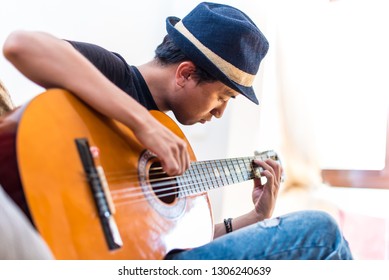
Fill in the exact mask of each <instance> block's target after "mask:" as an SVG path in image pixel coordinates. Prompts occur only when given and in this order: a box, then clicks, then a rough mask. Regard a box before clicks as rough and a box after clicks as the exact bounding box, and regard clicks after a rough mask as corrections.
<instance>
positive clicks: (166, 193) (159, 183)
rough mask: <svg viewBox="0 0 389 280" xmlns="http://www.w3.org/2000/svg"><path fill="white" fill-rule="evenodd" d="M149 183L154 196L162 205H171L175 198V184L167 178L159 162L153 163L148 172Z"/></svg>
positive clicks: (172, 179) (174, 181)
mask: <svg viewBox="0 0 389 280" xmlns="http://www.w3.org/2000/svg"><path fill="white" fill-rule="evenodd" d="M149 182H150V185H151V187H152V188H153V191H154V193H155V195H156V196H157V197H158V198H159V199H160V200H161V201H163V202H164V203H167V204H171V203H173V202H174V201H175V199H176V197H177V191H178V189H177V182H176V180H175V179H174V178H172V177H168V175H167V174H166V172H165V171H163V169H162V166H161V164H160V162H154V163H152V164H151V166H150V170H149Z"/></svg>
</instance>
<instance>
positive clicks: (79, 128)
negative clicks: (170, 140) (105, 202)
mask: <svg viewBox="0 0 389 280" xmlns="http://www.w3.org/2000/svg"><path fill="white" fill-rule="evenodd" d="M152 113H153V115H154V116H155V117H156V118H157V119H158V120H159V121H160V122H161V123H162V124H164V125H165V126H166V127H168V128H169V129H171V130H172V131H173V132H174V133H175V134H177V135H178V136H179V137H181V138H182V139H184V140H185V141H187V140H186V138H185V136H184V135H183V133H182V132H181V130H180V129H179V128H178V126H177V125H176V124H175V123H174V122H173V121H172V120H171V119H170V118H169V117H167V116H166V115H165V114H163V113H160V112H152ZM1 137H2V136H0V138H1ZM81 138H82V139H87V140H88V141H89V143H90V145H91V146H95V147H97V148H98V149H99V162H100V164H101V166H102V167H103V169H104V172H105V177H106V179H107V182H108V186H109V192H108V195H109V196H110V198H111V199H112V201H113V204H114V206H115V207H114V208H115V213H114V214H113V217H114V219H115V221H116V224H117V226H118V230H119V234H120V237H121V239H122V241H123V245H122V247H120V248H118V249H115V250H109V249H108V247H107V244H106V241H105V238H104V233H103V231H102V229H101V224H100V221H99V216H98V213H97V211H96V206H95V204H94V201H93V197H92V195H91V188H90V186H89V184H88V181H87V179H86V176H85V173H84V170H83V166H82V163H81V160H80V155H79V154H78V152H77V148H76V145H75V140H76V139H81ZM15 144H16V161H17V167H18V173H19V174H20V178H19V179H20V182H21V185H22V186H23V192H24V195H25V198H26V201H27V206H28V211H29V213H30V214H31V218H32V221H33V222H34V224H35V226H36V228H37V229H38V231H39V232H40V233H41V235H42V236H43V238H44V239H45V241H46V242H47V243H48V245H49V247H50V248H51V250H52V251H53V254H54V256H55V257H56V258H57V259H161V258H163V257H164V255H165V254H166V253H167V252H169V251H170V250H172V249H175V248H183V249H184V248H191V247H196V246H199V245H202V244H205V243H207V242H209V241H210V240H211V239H212V236H213V222H212V214H211V208H210V205H209V199H208V196H207V195H206V194H205V193H204V194H200V195H195V196H190V197H186V198H176V199H175V201H173V202H171V203H165V202H163V201H161V200H159V199H158V197H157V196H156V195H155V194H153V193H152V188H151V187H149V189H147V185H146V186H144V185H143V186H141V183H140V182H139V176H138V171H139V168H140V166H139V164H140V158H141V156H142V154H143V152H144V150H145V149H144V148H143V147H142V146H141V145H140V143H139V142H138V141H137V140H136V138H135V137H134V135H133V133H132V132H131V130H129V129H128V128H127V127H125V126H124V125H122V124H121V123H119V122H116V121H114V120H111V119H108V118H106V117H104V116H102V115H100V114H98V113H96V112H95V111H94V110H92V109H90V108H89V107H88V106H86V105H85V104H84V103H83V102H81V101H80V100H78V99H77V98H76V97H74V96H73V95H71V94H70V93H68V92H66V91H64V90H59V89H52V90H48V91H47V92H45V93H43V94H41V95H39V96H37V97H36V98H35V99H33V100H32V101H31V102H30V103H29V104H28V106H26V108H25V109H24V111H23V112H22V117H21V119H20V122H19V124H18V127H17V133H16V141H15ZM188 147H189V149H188V151H189V153H190V156H191V160H192V161H195V156H194V154H193V151H192V149H191V148H190V145H189V143H188ZM145 172H146V173H147V170H146V171H145ZM145 190H146V191H150V193H151V195H149V196H145V194H144V192H145ZM134 194H135V195H134ZM160 209H163V211H161V210H160ZM166 211H167V212H168V213H169V214H167V212H166ZM170 212H171V214H170ZM198 229H201V231H199V230H198ZM195 232H196V234H194V233H195Z"/></svg>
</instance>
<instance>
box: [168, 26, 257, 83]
mask: <svg viewBox="0 0 389 280" xmlns="http://www.w3.org/2000/svg"><path fill="white" fill-rule="evenodd" d="M174 27H175V29H176V30H177V31H179V32H180V33H181V34H182V35H183V36H185V37H186V38H187V39H188V40H189V41H190V42H191V43H192V44H193V45H195V46H196V47H197V48H198V49H199V50H200V51H201V52H202V53H203V54H204V55H205V56H206V57H207V58H208V59H209V60H210V61H211V62H212V63H213V64H215V65H216V66H217V67H218V68H219V70H220V71H221V72H223V74H224V75H226V76H227V77H228V78H229V79H230V80H232V81H234V82H235V83H237V84H239V85H241V86H245V87H251V86H252V84H253V81H254V78H255V75H252V74H249V73H247V72H244V71H242V70H240V69H239V68H237V67H235V66H234V65H232V64H231V63H229V62H228V61H226V60H224V59H223V58H221V57H220V56H218V55H217V54H216V53H214V52H213V51H211V50H210V49H209V48H207V47H206V46H204V45H203V44H202V43H201V42H200V41H199V40H198V39H197V38H196V37H195V36H193V34H192V33H190V31H189V30H188V29H186V27H185V26H184V24H183V23H182V20H181V21H179V22H177V23H176V25H175V26H174Z"/></svg>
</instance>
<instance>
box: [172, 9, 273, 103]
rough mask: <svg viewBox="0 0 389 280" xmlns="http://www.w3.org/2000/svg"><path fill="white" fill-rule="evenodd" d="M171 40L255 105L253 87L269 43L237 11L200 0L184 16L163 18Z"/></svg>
mask: <svg viewBox="0 0 389 280" xmlns="http://www.w3.org/2000/svg"><path fill="white" fill-rule="evenodd" d="M166 30H167V32H168V34H169V36H170V38H171V39H172V40H173V42H174V43H175V44H176V45H177V47H179V48H180V49H181V51H182V52H183V53H184V54H185V55H186V56H187V57H188V58H189V59H191V60H192V61H193V63H195V64H196V65H197V66H199V67H200V68H202V69H203V70H205V71H207V72H208V73H209V74H211V75H212V76H214V77H215V78H216V79H217V80H219V81H221V82H222V83H224V84H225V85H227V86H228V87H230V88H231V89H233V90H235V91H237V92H240V93H241V94H243V95H244V96H246V97H247V98H248V99H249V100H251V101H253V102H254V103H255V104H258V103H259V102H258V99H257V97H256V96H255V93H254V89H253V87H252V84H253V81H254V77H255V75H256V73H257V72H258V69H259V64H260V63H261V61H262V59H263V58H264V56H265V55H266V53H267V51H268V49H269V42H268V41H267V40H266V38H265V36H264V35H263V34H262V32H261V31H260V30H259V29H258V27H257V26H256V25H255V24H254V22H253V21H252V20H251V19H250V18H249V17H248V16H247V15H246V14H244V13H243V12H241V11H240V10H238V9H236V8H234V7H231V6H228V5H224V4H216V3H207V2H203V3H200V4H199V5H198V6H196V7H195V8H194V9H193V10H192V11H191V12H190V13H189V14H188V15H187V16H186V17H184V18H183V19H182V20H180V19H179V18H177V17H168V18H167V19H166Z"/></svg>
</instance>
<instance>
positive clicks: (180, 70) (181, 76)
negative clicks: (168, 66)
mask: <svg viewBox="0 0 389 280" xmlns="http://www.w3.org/2000/svg"><path fill="white" fill-rule="evenodd" d="M195 71H196V65H194V63H193V62H191V61H184V62H181V63H180V64H179V65H178V67H177V70H176V81H177V84H178V85H179V86H180V87H183V86H184V85H185V83H186V82H187V81H188V80H189V79H191V78H193V73H194V72H195Z"/></svg>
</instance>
